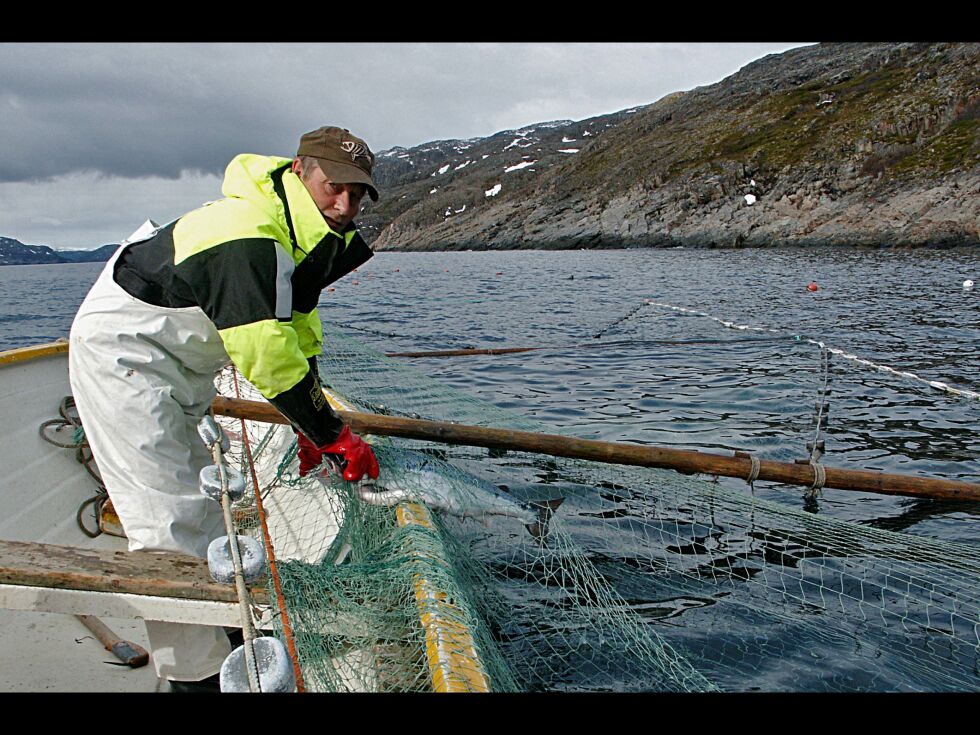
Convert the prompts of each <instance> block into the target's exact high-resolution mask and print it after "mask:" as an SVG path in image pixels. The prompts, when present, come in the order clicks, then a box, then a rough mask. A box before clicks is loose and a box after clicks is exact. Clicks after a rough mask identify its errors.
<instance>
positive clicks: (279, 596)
mask: <svg viewBox="0 0 980 735" xmlns="http://www.w3.org/2000/svg"><path fill="white" fill-rule="evenodd" d="M232 377H233V378H234V380H235V397H236V398H241V390H240V389H239V387H238V370H237V369H235V370H233V371H232ZM241 425H242V444H243V446H244V447H245V455H246V457H247V459H248V469H249V472H250V473H251V475H252V488H253V489H254V491H255V505H256V507H257V508H258V511H259V521H260V522H261V524H262V541H263V543H264V544H265V552H266V557H267V558H268V560H269V573H270V575H271V576H272V585H273V588H274V589H275V593H276V604H277V605H278V606H279V615H280V620H281V622H282V634H283V637H284V638H285V639H286V650H287V651H289V658H290V660H291V661H292V663H293V673H294V675H295V676H296V691H297V692H300V693H303V692H305V691H306V684H305V682H304V681H303V672H302V671H301V670H300V666H299V655H298V654H297V653H296V641H295V639H294V637H293V626H292V625H291V624H290V622H289V614H288V613H287V612H286V598H285V596H284V595H283V592H282V579H281V578H280V576H279V568H278V566H277V565H276V554H275V550H274V549H273V547H272V537H271V535H270V534H269V525H268V522H267V521H266V514H265V507H264V506H263V504H262V493H261V492H260V491H259V478H258V476H257V475H256V474H255V463H254V461H253V459H252V447H251V442H250V440H249V438H248V430H247V429H246V427H245V419H241ZM268 436H269V435H268V434H266V437H265V438H264V440H263V442H266V441H267V438H268ZM261 448H262V447H260V449H259V451H261Z"/></svg>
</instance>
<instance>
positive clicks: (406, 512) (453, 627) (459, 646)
mask: <svg viewBox="0 0 980 735" xmlns="http://www.w3.org/2000/svg"><path fill="white" fill-rule="evenodd" d="M395 516H396V517H397V518H398V525H399V526H401V527H402V528H406V527H410V526H420V527H422V528H427V529H429V530H434V527H433V524H432V517H431V516H430V515H429V511H428V509H427V508H426V507H425V506H424V505H421V504H420V503H399V505H398V506H397V507H396V508H395ZM412 553H413V555H414V557H415V558H416V559H421V560H426V561H435V562H436V563H439V562H442V563H444V560H442V559H439V557H438V555H433V554H432V553H431V552H430V553H425V552H422V551H420V550H419V549H412ZM437 553H438V552H437ZM414 587H415V601H416V602H417V603H418V606H419V613H420V616H419V619H420V620H421V622H422V630H424V631H425V652H426V658H427V660H428V662H429V673H430V674H431V675H432V688H433V689H434V690H435V691H436V692H489V691H490V682H489V681H488V680H487V675H486V673H485V672H484V670H483V664H482V662H481V661H480V656H479V654H478V653H477V652H476V645H475V644H474V642H473V634H472V633H471V632H470V629H469V626H468V625H466V624H465V623H462V622H460V618H462V617H463V612H462V611H461V610H460V609H459V608H458V607H456V606H455V605H453V604H452V603H451V602H449V595H448V594H447V593H446V592H444V591H443V590H440V589H438V588H436V586H435V585H433V584H432V583H431V582H430V581H429V580H428V579H426V578H425V575H423V574H416V575H414Z"/></svg>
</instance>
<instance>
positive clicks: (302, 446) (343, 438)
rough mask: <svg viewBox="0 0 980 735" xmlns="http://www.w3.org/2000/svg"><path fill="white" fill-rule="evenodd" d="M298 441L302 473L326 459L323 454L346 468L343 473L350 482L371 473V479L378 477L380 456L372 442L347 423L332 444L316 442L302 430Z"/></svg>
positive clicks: (297, 438) (314, 467) (303, 475)
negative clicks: (319, 445) (372, 448)
mask: <svg viewBox="0 0 980 735" xmlns="http://www.w3.org/2000/svg"><path fill="white" fill-rule="evenodd" d="M296 443H297V444H298V446H299V453H298V456H299V476H300V477H306V475H307V474H309V472H310V471H311V470H314V469H316V468H317V467H319V466H320V463H321V462H323V458H324V456H328V457H332V458H333V459H335V460H337V462H338V464H340V466H341V467H342V468H343V477H344V479H345V480H347V481H348V482H355V481H357V480H360V479H361V478H362V477H364V475H365V474H367V475H368V477H370V478H371V479H372V480H376V479H378V472H379V468H378V460H377V459H376V458H375V456H374V452H372V451H371V445H370V444H368V443H367V442H365V441H364V440H363V439H361V437H359V436H358V435H357V434H355V433H353V432H352V431H351V430H350V427H349V426H345V427H344V430H343V431H341V432H340V436H338V437H337V440H336V441H334V442H333V443H332V444H324V445H323V446H322V447H318V446H316V445H315V444H314V443H313V442H311V441H310V440H309V439H307V438H306V435H305V434H303V433H302V432H299V431H298V432H296Z"/></svg>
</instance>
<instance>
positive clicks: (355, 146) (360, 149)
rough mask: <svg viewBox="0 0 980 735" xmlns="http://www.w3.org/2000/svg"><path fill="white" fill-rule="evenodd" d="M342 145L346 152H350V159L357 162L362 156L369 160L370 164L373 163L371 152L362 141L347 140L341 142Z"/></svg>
mask: <svg viewBox="0 0 980 735" xmlns="http://www.w3.org/2000/svg"><path fill="white" fill-rule="evenodd" d="M340 147H341V149H342V150H344V151H345V152H347V153H350V160H352V161H353V162H354V163H357V159H358V158H359V157H361V156H363V157H364V158H365V159H366V160H367V163H368V166H370V165H371V164H372V163H373V161H372V160H371V159H372V156H371V153H370V152H369V151H368V149H367V147H366V146H363V145H361V144H360V143H355V142H354V141H353V140H345V141H343V142H342V143H341V144H340Z"/></svg>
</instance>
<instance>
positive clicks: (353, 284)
mask: <svg viewBox="0 0 980 735" xmlns="http://www.w3.org/2000/svg"><path fill="white" fill-rule="evenodd" d="M350 285H351V286H360V285H361V282H360V281H351V282H350ZM229 543H230V542H229Z"/></svg>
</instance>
